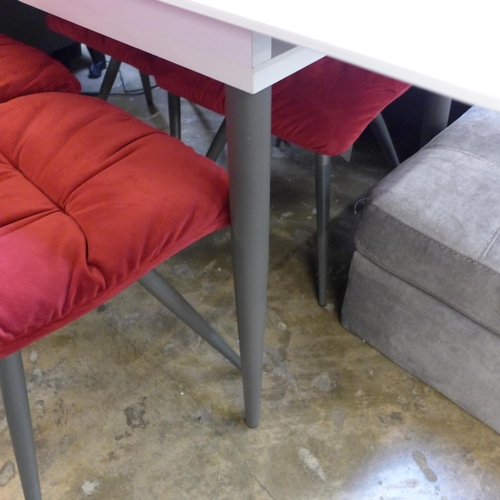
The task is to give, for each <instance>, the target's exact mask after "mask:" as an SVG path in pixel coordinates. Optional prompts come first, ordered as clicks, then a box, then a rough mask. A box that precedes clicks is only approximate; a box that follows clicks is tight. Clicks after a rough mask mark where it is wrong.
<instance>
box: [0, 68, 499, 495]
mask: <svg viewBox="0 0 500 500" xmlns="http://www.w3.org/2000/svg"><path fill="white" fill-rule="evenodd" d="M123 73H124V75H125V76H124V79H125V81H126V82H127V87H128V88H129V89H132V88H140V84H139V79H138V78H137V75H136V73H135V72H134V71H130V70H127V69H124V72H123ZM79 74H80V75H81V76H82V81H83V82H84V85H85V89H86V90H92V89H93V88H96V85H98V84H99V83H100V82H99V81H90V80H87V79H86V78H85V71H83V70H82V71H80V73H79ZM115 92H116V93H121V92H122V88H121V87H120V86H117V87H116V88H115ZM154 99H155V104H156V108H157V109H155V110H148V108H147V107H146V105H145V102H144V99H143V97H142V96H141V95H134V94H128V95H125V96H120V95H115V96H113V97H112V98H111V99H110V101H111V102H112V103H114V104H116V105H118V106H121V107H124V108H125V109H128V110H129V111H131V112H133V113H134V114H135V115H136V116H138V117H139V118H140V119H143V120H145V121H147V122H149V123H151V124H153V125H155V126H158V127H163V128H165V127H166V126H167V112H166V98H165V93H164V92H162V91H161V90H160V89H156V90H155V91H154ZM182 106H183V126H184V129H183V137H184V139H185V141H186V142H188V143H190V144H191V145H193V147H195V148H196V149H197V150H198V151H200V152H203V151H204V150H205V149H206V147H207V145H208V142H209V137H210V134H212V133H213V131H214V129H215V128H216V126H217V123H218V121H219V120H220V118H219V117H217V116H214V115H213V114H210V113H208V112H206V111H205V110H203V109H200V108H198V107H196V106H192V105H191V104H190V103H188V102H183V104H182ZM224 162H225V158H224V157H222V158H221V163H224ZM333 171H334V174H333V187H332V200H333V207H332V213H331V230H332V236H331V241H332V250H331V263H330V264H331V272H330V274H329V300H328V305H327V307H325V308H321V307H319V306H318V305H317V302H316V296H315V280H314V256H315V253H314V237H315V220H314V212H315V210H314V182H313V157H312V155H311V154H310V153H309V152H307V151H303V150H301V149H300V148H297V147H294V146H291V145H287V144H282V145H281V146H280V147H279V148H277V147H274V148H273V150H272V220H271V259H270V275H269V292H268V302H269V314H268V322H267V332H266V335H267V336H266V349H265V370H264V379H263V401H262V422H261V424H260V426H259V427H258V428H257V429H249V428H247V427H246V426H245V424H244V421H243V413H242V410H243V403H242V390H241V378H240V376H239V374H238V372H237V370H235V369H234V368H233V367H232V365H230V364H229V363H228V362H226V361H225V360H224V359H223V358H222V357H221V356H220V355H219V354H217V353H216V352H214V351H213V350H212V349H211V348H209V347H208V346H207V345H206V344H205V343H203V342H202V341H200V340H199V339H198V338H197V337H196V335H195V334H194V333H192V332H191V331H190V330H189V329H188V328H187V327H186V326H184V325H183V324H182V323H180V322H179V321H178V320H177V319H176V318H175V317H173V315H172V314H170V313H169V312H168V311H167V310H165V309H164V308H163V307H162V306H161V305H160V304H158V303H157V302H156V301H155V300H154V299H153V298H152V297H151V296H149V295H148V294H147V293H146V292H145V291H144V290H143V289H142V288H141V287H140V286H139V285H134V286H132V287H130V288H129V289H128V290H126V291H125V292H123V293H122V294H121V295H119V296H117V297H116V298H114V299H113V300H111V301H109V302H108V303H106V304H104V305H103V306H101V307H99V308H98V309H97V310H96V311H94V312H93V313H91V314H88V315H87V316H85V317H83V318H81V319H80V320H78V321H76V322H74V323H73V324H71V325H70V326H68V327H66V328H64V329H62V330H60V331H58V332H55V333H54V334H52V335H50V336H48V337H46V338H45V339H43V340H42V341H39V342H37V343H36V344H34V345H32V346H31V347H30V348H28V349H26V350H25V352H24V362H25V370H26V374H27V380H28V387H29V396H30V401H31V407H32V418H33V426H34V431H35V439H36V445H37V449H38V460H39V468H40V476H41V482H42V489H43V494H44V498H45V499H46V500H79V499H85V498H90V499H92V500H167V499H168V500H170V499H172V500H183V499H186V500H193V499H201V500H205V499H206V500H225V499H227V500H271V499H273V500H326V499H329V500H403V499H404V500H428V499H436V500H496V499H498V498H500V436H499V435H498V434H496V433H495V432H493V431H492V430H491V429H489V428H487V427H485V426H484V425H483V424H481V423H480V422H478V421H477V420H475V419H474V418H473V417H471V416H470V415H468V414H467V413H465V412H464V411H462V410H461V409H459V408H458V407H457V406H455V405H454V404H453V403H452V402H450V401H449V400H447V399H445V398H444V397H442V396H441V395H440V394H438V393H436V392H435V391H434V390H432V389H431V388H429V387H427V386H426V385H424V384H423V383H421V382H419V381H418V380H416V379H415V378H414V377H412V376H410V375H409V374H407V373H406V372H405V371H403V370H402V369H400V368H398V367H397V366H396V365H394V364H393V363H392V362H391V361H389V360H387V359H386V358H384V357H383V356H382V355H380V354H379V353H377V352H376V351H375V350H373V349H372V348H370V347H369V346H367V345H366V344H364V343H363V342H362V341H360V340H359V339H358V338H356V337H355V336H354V335H352V334H350V333H349V332H347V331H346V330H345V329H343V328H342V326H341V325H340V324H339V310H340V307H341V300H342V293H343V290H344V287H345V281H346V276H347V271H348V267H349V260H350V257H351V254H352V251H353V243H352V237H353V232H354V230H355V227H356V223H357V220H358V217H359V212H360V210H361V206H362V203H358V204H357V202H358V200H361V199H362V198H363V197H364V195H365V194H366V192H367V191H368V190H369V189H370V187H371V186H372V185H373V184H374V183H375V182H376V181H377V180H378V179H380V178H381V177H382V176H383V175H385V174H386V173H387V168H386V166H385V163H384V161H383V158H382V157H381V154H380V152H379V150H378V148H377V145H376V143H374V141H373V139H372V138H371V137H370V136H369V135H368V134H367V135H366V136H363V137H362V138H361V140H360V141H358V143H357V144H356V146H355V148H354V151H353V155H352V160H351V163H347V162H345V161H344V160H343V159H340V158H335V159H334V160H333ZM230 256H231V254H230V235H229V232H228V231H222V232H220V233H217V234H214V235H211V236H209V237H207V238H205V239H204V240H202V241H200V242H199V243H197V244H195V245H193V246H192V247H191V248H189V249H187V250H185V251H183V252H181V253H180V254H178V255H177V256H175V257H174V258H172V259H170V260H169V261H168V262H166V263H165V264H164V265H162V266H161V267H160V270H161V272H162V274H164V275H165V276H166V277H167V278H168V279H169V280H170V281H171V282H172V284H174V285H175V286H176V287H177V288H178V289H179V290H180V291H181V292H182V293H183V294H184V295H185V296H186V298H188V299H189V300H190V301H191V303H192V304H193V305H194V306H195V307H197V308H198V309H199V311H200V312H202V313H203V315H204V316H205V317H206V318H208V319H209V320H210V321H211V322H212V324H213V325H214V326H215V327H216V329H218V330H219V331H220V332H221V333H222V334H223V335H224V336H225V337H226V338H227V339H228V341H229V342H230V343H231V344H232V345H233V346H234V347H235V348H237V333H236V326H235V309H234V297H233V285H232V276H231V257H230ZM422 314H425V311H422ZM22 498H23V497H22V493H21V487H20V483H19V476H18V474H17V472H16V467H15V465H14V456H13V453H12V450H11V446H10V439H9V435H8V431H7V425H6V421H5V418H4V414H3V410H2V408H1V407H0V499H2V500H4V499H5V500H20V499H22Z"/></svg>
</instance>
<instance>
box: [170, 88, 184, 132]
mask: <svg viewBox="0 0 500 500" xmlns="http://www.w3.org/2000/svg"><path fill="white" fill-rule="evenodd" d="M168 121H169V123H170V135H171V136H172V137H176V138H177V139H180V138H181V98H180V97H179V96H177V95H174V94H171V93H170V92H169V93H168Z"/></svg>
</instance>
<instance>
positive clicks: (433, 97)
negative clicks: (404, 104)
mask: <svg viewBox="0 0 500 500" xmlns="http://www.w3.org/2000/svg"><path fill="white" fill-rule="evenodd" d="M451 101H452V99H451V98H450V97H445V96H442V95H439V94H433V93H431V92H429V93H428V94H427V97H426V99H425V103H424V115H423V118H422V130H421V132H420V146H421V147H423V146H425V145H426V144H427V143H428V142H429V141H430V140H431V139H433V138H434V137H435V136H436V135H438V134H439V133H440V132H442V131H443V130H444V129H445V128H446V127H447V126H448V120H449V118H450V108H451Z"/></svg>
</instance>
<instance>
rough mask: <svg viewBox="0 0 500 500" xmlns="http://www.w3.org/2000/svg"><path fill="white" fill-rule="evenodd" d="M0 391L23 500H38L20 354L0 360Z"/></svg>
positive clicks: (29, 420)
mask: <svg viewBox="0 0 500 500" xmlns="http://www.w3.org/2000/svg"><path fill="white" fill-rule="evenodd" d="M0 387H1V390H2V397H3V404H4V407H5V414H6V416H7V423H8V424H9V431H10V436H11V438H12V445H13V447H14V454H15V456H16V462H17V469H18V471H19V476H20V478H21V484H22V487H23V491H24V498H25V499H26V500H42V493H41V491H40V480H39V478H38V467H37V463H36V454H35V443H34V440H33V429H32V427H31V416H30V408H29V402H28V392H27V390H26V379H25V377H24V370H23V361H22V358H21V353H20V352H16V353H14V354H11V355H10V356H7V357H6V358H2V359H0Z"/></svg>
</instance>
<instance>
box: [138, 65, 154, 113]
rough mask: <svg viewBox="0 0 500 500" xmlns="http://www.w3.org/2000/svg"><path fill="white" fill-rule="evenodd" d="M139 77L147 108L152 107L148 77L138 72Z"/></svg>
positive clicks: (151, 94) (151, 93)
mask: <svg viewBox="0 0 500 500" xmlns="http://www.w3.org/2000/svg"><path fill="white" fill-rule="evenodd" d="M139 73H140V75H141V82H142V88H143V89H144V97H145V98H146V103H147V105H148V106H152V105H153V92H152V90H151V81H150V79H149V75H146V73H143V72H142V71H140V72H139Z"/></svg>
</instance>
